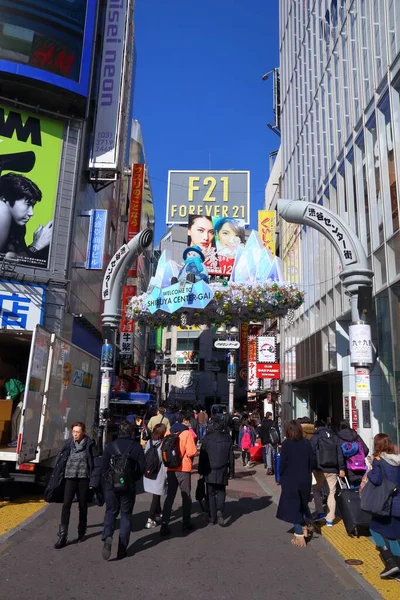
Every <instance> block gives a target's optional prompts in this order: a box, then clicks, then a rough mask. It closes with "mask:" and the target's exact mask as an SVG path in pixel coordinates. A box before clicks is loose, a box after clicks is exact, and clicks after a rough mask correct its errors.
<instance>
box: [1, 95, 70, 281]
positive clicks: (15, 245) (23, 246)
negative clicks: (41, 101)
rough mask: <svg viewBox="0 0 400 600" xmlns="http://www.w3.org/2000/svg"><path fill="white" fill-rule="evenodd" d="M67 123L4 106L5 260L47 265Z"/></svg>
mask: <svg viewBox="0 0 400 600" xmlns="http://www.w3.org/2000/svg"><path fill="white" fill-rule="evenodd" d="M63 130H64V125H63V123H61V122H60V121H54V120H52V119H48V118H47V117H42V116H40V115H37V114H31V113H28V112H25V111H21V110H19V109H16V108H8V107H6V106H2V105H0V259H1V258H4V257H6V258H10V259H16V260H17V261H18V264H20V265H24V266H31V267H38V268H44V269H46V268H48V266H49V252H50V246H51V240H52V234H53V216H54V207H55V203H56V196H57V187H58V178H59V168H60V158H61V151H62V143H63Z"/></svg>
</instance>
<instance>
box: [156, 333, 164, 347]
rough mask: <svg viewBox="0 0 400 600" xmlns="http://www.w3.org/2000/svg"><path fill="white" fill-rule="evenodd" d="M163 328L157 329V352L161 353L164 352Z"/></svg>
mask: <svg viewBox="0 0 400 600" xmlns="http://www.w3.org/2000/svg"><path fill="white" fill-rule="evenodd" d="M162 330H163V328H162V327H158V328H157V333H156V352H161V350H162Z"/></svg>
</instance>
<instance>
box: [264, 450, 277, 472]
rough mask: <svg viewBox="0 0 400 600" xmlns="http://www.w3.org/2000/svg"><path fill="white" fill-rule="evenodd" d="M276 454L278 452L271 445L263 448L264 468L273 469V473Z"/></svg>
mask: <svg viewBox="0 0 400 600" xmlns="http://www.w3.org/2000/svg"><path fill="white" fill-rule="evenodd" d="M275 452H276V451H275V449H274V447H273V446H272V445H271V444H265V446H263V459H264V467H266V468H267V469H271V471H272V470H273V457H274V454H275Z"/></svg>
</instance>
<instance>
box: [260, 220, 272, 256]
mask: <svg viewBox="0 0 400 600" xmlns="http://www.w3.org/2000/svg"><path fill="white" fill-rule="evenodd" d="M275 234H276V211H274V210H259V211H258V235H259V236H260V239H261V241H262V243H263V244H264V246H265V247H266V248H268V249H269V250H270V251H271V252H272V254H273V255H275Z"/></svg>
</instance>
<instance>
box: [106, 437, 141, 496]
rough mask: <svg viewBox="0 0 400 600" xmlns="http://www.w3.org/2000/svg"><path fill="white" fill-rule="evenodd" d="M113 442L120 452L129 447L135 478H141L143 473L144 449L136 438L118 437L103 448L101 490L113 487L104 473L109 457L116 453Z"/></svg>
mask: <svg viewBox="0 0 400 600" xmlns="http://www.w3.org/2000/svg"><path fill="white" fill-rule="evenodd" d="M114 444H116V445H117V446H118V450H119V451H120V453H121V454H125V453H127V452H128V450H129V448H130V447H131V449H130V452H129V454H130V456H131V457H132V461H133V464H134V469H135V473H134V477H135V479H136V480H138V479H140V478H141V476H142V475H143V473H144V470H145V468H146V462H145V458H144V451H143V448H142V446H141V445H140V443H139V442H137V441H136V440H133V439H132V438H130V437H119V438H117V439H116V440H115V442H110V443H109V444H107V446H106V447H105V448H104V453H103V456H102V458H101V477H102V484H103V490H104V491H105V492H107V491H110V490H112V489H113V488H112V485H111V484H110V483H109V481H108V480H107V476H106V473H107V471H108V468H109V466H110V459H111V457H112V456H114V455H115V454H117V452H116V451H115V446H114Z"/></svg>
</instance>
